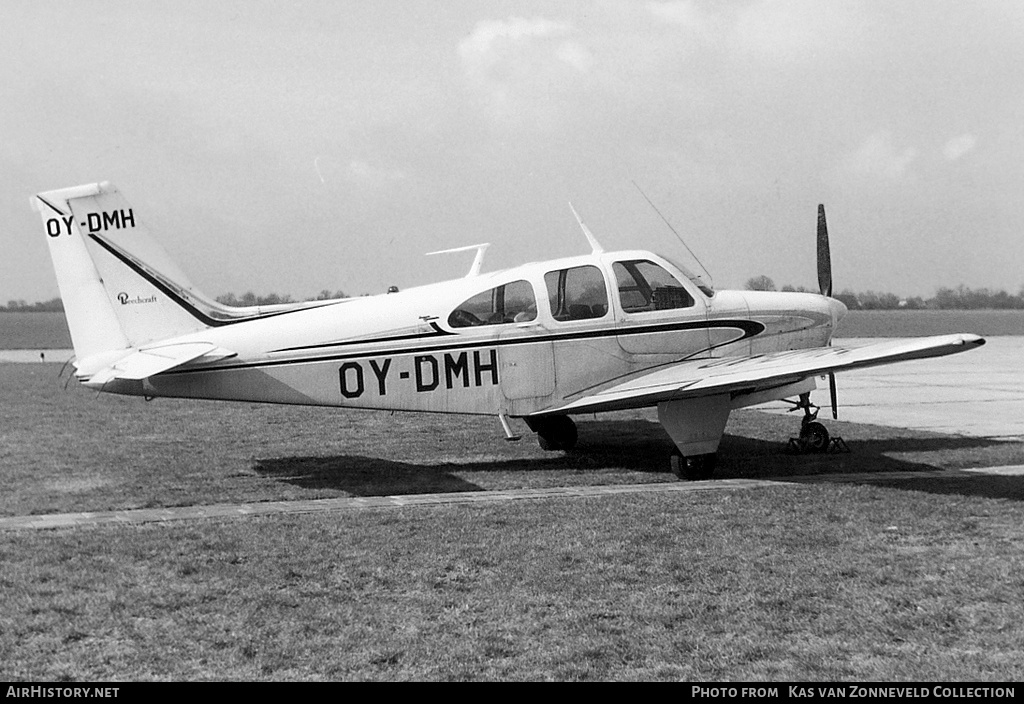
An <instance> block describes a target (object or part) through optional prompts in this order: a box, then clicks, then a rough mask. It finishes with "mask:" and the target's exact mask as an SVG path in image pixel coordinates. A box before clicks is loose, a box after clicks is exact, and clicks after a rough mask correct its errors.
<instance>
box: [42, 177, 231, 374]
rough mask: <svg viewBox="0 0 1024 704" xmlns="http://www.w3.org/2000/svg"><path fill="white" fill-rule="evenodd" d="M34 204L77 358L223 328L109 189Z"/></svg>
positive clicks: (71, 192) (52, 196)
mask: <svg viewBox="0 0 1024 704" xmlns="http://www.w3.org/2000/svg"><path fill="white" fill-rule="evenodd" d="M33 205H34V206H35V207H36V209H37V210H39V212H40V214H41V216H42V219H43V225H44V227H45V229H46V234H47V235H48V236H47V240H48V241H49V245H50V257H51V258H52V259H53V267H54V269H55V271H56V273H57V284H58V286H59V287H60V295H61V298H62V299H63V301H64V310H65V315H66V316H67V319H68V328H69V329H70V331H71V341H72V343H73V344H74V346H75V355H76V356H77V357H78V358H79V359H84V358H85V357H89V356H92V355H95V354H99V353H102V352H109V351H112V350H123V349H128V348H131V347H138V346H140V345H144V344H146V343H148V342H152V341H155V340H162V339H165V338H169V337H175V336H177V335H183V334H186V333H189V332H195V331H198V330H202V329H204V328H206V327H208V326H209V325H212V324H216V323H217V321H216V320H215V319H213V318H211V317H210V316H209V314H208V313H204V312H203V310H202V308H201V304H202V302H204V301H205V297H203V296H201V295H200V294H198V293H197V292H195V291H194V290H193V286H192V284H191V283H189V282H188V280H187V278H186V277H185V275H184V274H183V273H182V272H181V271H180V270H179V269H178V267H177V266H175V265H174V263H173V262H172V261H171V259H170V257H169V256H168V255H167V253H166V252H165V251H164V249H163V248H162V247H161V246H160V245H159V244H157V242H156V241H154V240H153V239H152V238H151V237H150V235H149V233H148V231H147V230H146V228H145V226H144V225H143V224H142V221H141V219H140V218H139V216H138V214H137V213H136V212H135V211H134V210H133V209H132V207H131V206H130V205H129V204H128V202H127V201H126V200H125V199H124V197H123V196H122V195H121V194H120V193H119V192H118V191H117V189H116V188H114V187H113V186H112V185H110V184H109V183H107V182H104V183H95V184H89V185H85V186H76V187H73V188H64V189H60V190H56V191H49V192H46V193H40V194H39V195H37V196H36V197H35V198H34V199H33Z"/></svg>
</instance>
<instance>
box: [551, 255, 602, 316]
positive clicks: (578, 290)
mask: <svg viewBox="0 0 1024 704" xmlns="http://www.w3.org/2000/svg"><path fill="white" fill-rule="evenodd" d="M544 283H545V285H546V286H547V289H548V299H550V301H551V315H552V316H553V317H554V319H555V320H588V319H591V318H603V317H604V316H605V315H606V314H607V313H608V293H607V291H606V289H605V287H604V275H603V274H602V273H601V270H600V269H598V268H597V267H596V266H590V265H587V266H576V267H573V268H571V269H560V270H558V271H549V272H548V273H546V274H544Z"/></svg>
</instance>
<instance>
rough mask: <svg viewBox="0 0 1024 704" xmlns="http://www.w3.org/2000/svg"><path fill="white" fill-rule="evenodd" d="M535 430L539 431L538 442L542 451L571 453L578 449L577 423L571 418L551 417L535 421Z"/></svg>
mask: <svg viewBox="0 0 1024 704" xmlns="http://www.w3.org/2000/svg"><path fill="white" fill-rule="evenodd" d="M533 429H534V430H536V431H537V442H538V443H539V444H540V448H541V449H542V450H547V451H548V452H557V451H558V450H563V451H565V452H569V451H570V450H572V449H573V448H574V447H576V440H577V433H576V423H574V422H573V420H572V418H570V417H569V416H551V417H550V418H541V419H538V420H535V421H534V423H533Z"/></svg>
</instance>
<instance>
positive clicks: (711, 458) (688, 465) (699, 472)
mask: <svg viewBox="0 0 1024 704" xmlns="http://www.w3.org/2000/svg"><path fill="white" fill-rule="evenodd" d="M669 462H670V463H671V466H672V474H674V475H676V476H677V477H679V478H680V479H685V480H686V481H691V482H692V481H700V480H703V479H711V476H712V475H713V474H714V473H715V465H717V464H718V455H716V454H715V453H711V454H708V455H690V456H689V457H683V455H682V454H681V453H680V452H679V450H674V451H673V452H672V455H671V457H670V458H669Z"/></svg>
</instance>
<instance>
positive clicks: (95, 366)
mask: <svg viewBox="0 0 1024 704" xmlns="http://www.w3.org/2000/svg"><path fill="white" fill-rule="evenodd" d="M32 203H33V206H34V207H35V208H36V209H37V210H38V211H39V213H40V215H41V217H42V221H43V225H44V228H45V231H46V235H47V241H48V243H49V250H50V255H51V258H52V260H53V265H54V269H55V271H56V275H57V282H58V286H59V289H60V295H61V297H62V299H63V302H64V309H65V314H66V316H67V321H68V327H69V329H70V332H71V338H72V342H73V345H74V351H75V359H74V362H73V364H74V369H75V371H74V375H75V377H76V378H77V379H78V380H79V381H80V382H81V383H82V384H83V385H84V386H86V387H88V388H91V389H96V390H98V391H102V392H108V393H115V394H127V395H134V396H144V397H146V398H147V399H148V398H153V397H181V398H194V399H220V400H231V401H248V402H264V403H281V404H302V405H316V406H340V407H345V408H365V409H380V410H385V409H386V410H401V411H423V412H433V413H453V414H486V415H492V416H497V418H498V420H499V421H500V423H501V426H502V428H503V430H504V433H505V436H506V438H507V439H510V440H514V439H518V436H517V435H516V434H515V433H514V432H513V429H512V426H511V424H510V422H509V420H510V419H521V420H522V421H523V422H525V424H526V426H527V427H529V429H530V430H531V431H533V432H534V433H536V434H537V437H538V440H539V443H540V445H541V447H542V448H544V449H545V450H551V451H570V450H572V449H573V448H574V447H575V445H576V442H577V431H576V425H575V423H574V421H573V420H572V418H571V416H573V415H576V414H582V413H587V414H590V413H598V412H603V411H614V410H622V409H634V408H643V407H657V415H658V419H659V421H660V423H661V425H662V427H663V428H664V430H665V431H666V432H667V434H668V435H669V437H670V438H671V440H672V442H673V444H674V445H675V448H674V450H673V451H672V453H671V458H670V460H671V461H670V466H671V468H672V470H673V471H674V472H675V473H676V474H677V475H678V476H679V477H680V478H685V479H707V478H710V477H711V476H712V473H713V471H714V468H715V464H716V453H717V450H718V446H719V442H720V440H721V438H722V435H723V434H724V432H725V426H726V423H727V421H728V419H729V414H730V412H731V411H733V410H734V409H737V408H743V407H747V406H754V405H758V404H762V403H765V402H768V401H774V400H785V399H790V400H791V399H797V400H795V401H792V400H791V403H793V405H794V408H795V409H799V410H803V412H804V415H803V418H802V420H801V427H800V439H799V442H800V444H801V447H803V448H805V449H808V450H810V451H816V452H824V451H826V450H827V449H828V448H829V443H830V438H829V433H828V430H827V429H826V428H825V426H824V425H823V424H822V423H820V422H818V421H817V420H816V417H817V413H818V410H820V409H819V408H818V407H817V406H815V405H814V404H812V403H811V401H810V392H811V391H812V390H813V389H815V388H816V378H817V377H819V376H821V377H824V376H826V375H828V376H830V377H831V383H830V388H831V393H832V397H831V401H832V411H833V416H835V415H836V397H835V388H836V385H835V379H834V375H835V374H836V373H838V372H843V371H848V370H852V369H859V368H864V367H871V366H876V365H882V364H890V363H893V362H899V361H904V360H912V359H921V358H926V357H937V356H941V355H947V354H953V353H957V352H963V351H966V350H970V349H974V348H976V347H979V346H980V345H983V344H984V342H985V340H984V339H983V338H981V337H979V336H977V335H971V334H954V335H941V336H932V337H923V338H909V339H903V340H896V341H886V342H879V343H876V344H870V345H867V346H865V347H859V348H847V347H842V346H838V345H832V336H833V334H834V333H835V330H836V326H837V325H838V324H839V321H840V320H841V319H842V317H843V315H844V314H845V313H846V310H847V309H846V306H844V305H843V303H841V302H840V301H838V300H836V299H835V298H833V297H832V273H831V257H830V254H829V245H828V230H827V225H826V222H825V212H824V207H823V206H819V207H818V233H817V234H818V238H817V250H818V279H819V288H820V293H783V292H761V291H727V290H722V291H716V290H714V289H713V288H712V287H711V286H709V285H708V284H707V283H706V282H705V281H704V280H703V279H702V278H700V277H699V276H697V275H695V274H693V273H691V272H690V271H689V270H688V269H687V268H686V267H684V266H682V265H681V264H679V263H677V262H676V261H675V260H674V259H672V258H670V257H665V256H660V255H658V254H655V253H653V252H649V251H645V250H625V251H614V252H606V251H604V249H603V247H601V245H600V244H599V243H598V241H597V239H596V238H595V237H594V236H593V233H591V232H590V230H589V228H587V226H586V225H585V224H584V223H583V221H582V220H581V219H579V216H578V215H577V219H578V220H579V224H580V226H581V228H582V229H583V233H584V234H585V235H586V237H587V240H588V241H589V242H590V246H591V252H590V253H589V254H586V255H581V256H574V257H566V258H561V259H554V260H550V261H541V262H533V263H528V264H523V265H521V266H516V267H513V268H509V269H504V270H501V271H493V272H481V263H482V258H483V250H484V249H485V248H486V245H474V246H473V247H469V248H458V249H457V250H455V251H462V250H466V249H476V251H477V254H476V257H475V258H474V262H473V266H472V267H471V269H470V271H469V273H468V274H467V275H466V276H465V277H463V278H461V279H457V280H453V281H445V282H441V283H434V284H429V285H425V286H418V287H415V288H409V289H405V290H402V291H396V290H394V287H392V290H391V291H390V292H389V293H384V294H380V295H375V296H364V297H358V298H344V299H334V300H327V301H310V302H304V303H288V304H280V305H272V306H249V307H230V306H225V305H222V304H220V303H218V302H216V301H215V300H213V299H211V298H210V297H208V296H206V295H204V294H203V293H201V292H200V291H199V290H197V289H196V287H195V286H193V285H192V284H191V283H190V282H189V280H188V278H187V277H186V276H185V274H184V273H183V272H182V271H181V270H180V269H179V268H178V267H177V266H176V265H175V264H174V263H173V262H172V261H171V258H170V257H169V255H168V254H167V253H166V251H165V250H164V249H163V248H162V247H161V246H160V245H159V244H158V242H157V241H156V240H155V239H154V238H153V237H152V236H151V234H150V232H149V231H148V229H147V228H146V226H145V224H144V221H143V218H142V216H141V215H140V214H138V213H136V212H135V210H134V209H133V208H132V207H131V205H130V204H129V203H128V202H127V200H126V199H125V198H124V197H123V196H122V195H121V193H120V192H119V191H118V190H117V189H116V188H115V187H114V186H113V185H111V184H110V183H109V182H102V183H94V184H87V185H82V186H75V187H71V188H64V189H59V190H53V191H48V192H45V193H40V194H38V195H36V196H35V197H34V198H33V199H32ZM573 212H574V214H575V210H574V211H573Z"/></svg>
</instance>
